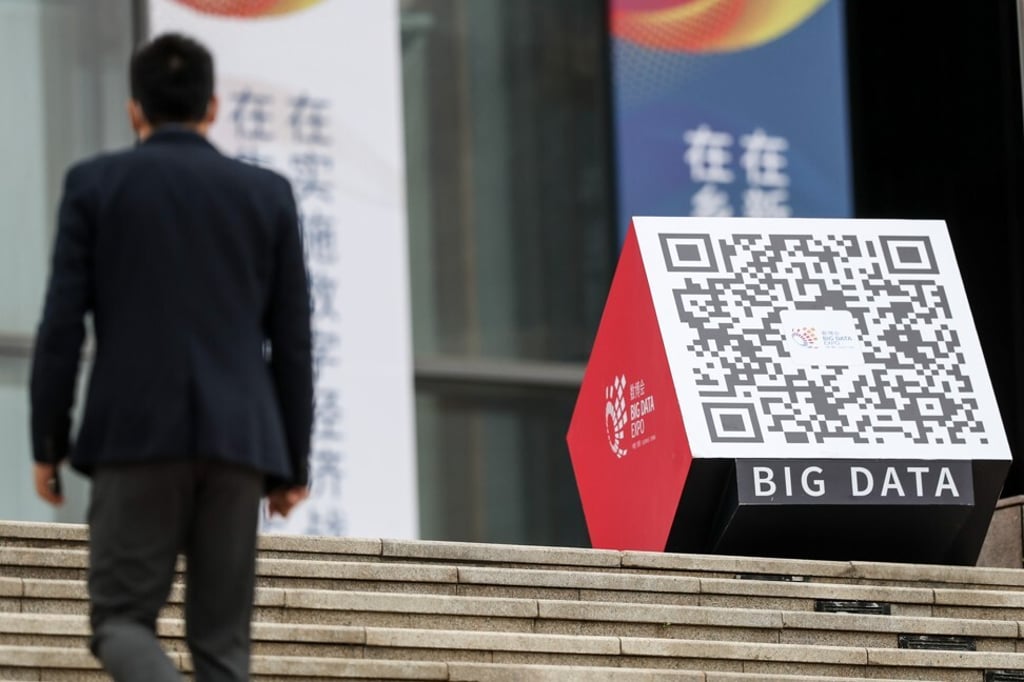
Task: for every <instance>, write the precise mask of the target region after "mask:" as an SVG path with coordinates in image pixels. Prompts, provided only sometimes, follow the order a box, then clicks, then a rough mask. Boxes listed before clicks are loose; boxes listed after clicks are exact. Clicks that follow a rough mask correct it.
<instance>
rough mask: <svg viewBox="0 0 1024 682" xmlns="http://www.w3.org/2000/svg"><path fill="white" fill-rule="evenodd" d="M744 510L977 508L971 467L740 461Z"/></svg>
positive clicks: (942, 463) (904, 462)
mask: <svg viewBox="0 0 1024 682" xmlns="http://www.w3.org/2000/svg"><path fill="white" fill-rule="evenodd" d="M736 483H737V488H738V491H737V492H738V495H739V503H740V504H828V505H834V504H850V505H856V504H875V505H879V504H884V505H965V506H971V505H973V504H974V478H973V476H972V473H971V462H969V461H930V460H849V459H836V460H794V459H737V460H736Z"/></svg>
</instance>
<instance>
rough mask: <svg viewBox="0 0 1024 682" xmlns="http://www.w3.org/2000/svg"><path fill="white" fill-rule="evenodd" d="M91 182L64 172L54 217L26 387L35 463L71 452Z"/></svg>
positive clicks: (86, 305) (80, 171) (89, 264)
mask: <svg viewBox="0 0 1024 682" xmlns="http://www.w3.org/2000/svg"><path fill="white" fill-rule="evenodd" d="M93 172H94V171H93ZM91 178H92V175H91V173H90V171H89V170H88V169H85V168H83V167H81V166H77V167H74V168H72V169H70V170H69V171H68V173H67V175H66V176H65V179H64V192H63V196H62V198H61V202H60V209H59V211H58V214H57V239H56V243H55V245H54V249H53V261H52V265H51V272H50V281H49V284H48V286H47V291H46V299H45V303H44V305H43V317H42V321H41V322H40V323H39V329H38V331H37V332H36V341H35V348H34V350H33V356H32V374H31V379H30V386H29V394H30V401H31V418H30V419H31V429H32V450H33V457H34V459H35V460H36V461H37V462H44V463H57V462H60V461H61V460H62V459H64V458H65V457H67V455H68V450H69V449H70V441H71V436H70V432H71V410H72V407H73V404H74V398H75V380H76V378H77V376H78V365H79V361H80V356H81V350H82V341H83V339H84V338H85V321H84V318H85V314H86V313H87V312H88V311H89V310H90V309H91V308H92V304H93V240H94V234H95V229H94V224H93V221H94V217H95V213H94V207H93V205H92V203H91V202H92V196H91V190H90V180H91Z"/></svg>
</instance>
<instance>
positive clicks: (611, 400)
mask: <svg viewBox="0 0 1024 682" xmlns="http://www.w3.org/2000/svg"><path fill="white" fill-rule="evenodd" d="M604 397H605V407H604V427H605V431H606V432H607V434H608V445H609V446H610V447H611V449H612V454H614V455H615V456H616V457H625V456H626V455H628V454H629V452H628V451H627V450H626V449H625V448H623V447H622V441H623V440H625V438H626V419H627V415H626V376H625V375H624V374H623V375H620V376H617V377H615V380H614V381H613V382H612V384H611V386H607V387H606V388H605V389H604Z"/></svg>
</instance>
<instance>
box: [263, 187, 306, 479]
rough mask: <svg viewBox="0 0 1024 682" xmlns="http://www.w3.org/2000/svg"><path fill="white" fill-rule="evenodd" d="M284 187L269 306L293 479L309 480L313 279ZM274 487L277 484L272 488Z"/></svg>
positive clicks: (273, 365) (273, 355)
mask: <svg viewBox="0 0 1024 682" xmlns="http://www.w3.org/2000/svg"><path fill="white" fill-rule="evenodd" d="M282 183H283V185H284V195H285V196H286V197H287V198H286V199H285V200H284V207H283V209H282V214H281V217H280V220H279V224H278V226H277V228H278V230H277V244H276V247H275V250H274V251H275V252H274V275H273V278H272V280H271V289H270V296H269V306H268V310H267V336H268V339H269V340H270V367H271V374H272V376H273V379H274V387H275V390H276V391H277V400H278V404H279V406H280V409H281V416H282V419H283V422H284V430H285V438H286V441H287V444H288V456H289V459H290V461H291V466H292V479H291V480H290V481H274V482H273V484H276V485H307V484H308V483H309V449H310V439H311V436H312V429H313V358H312V341H311V329H310V327H311V321H310V314H311V313H310V294H309V278H308V276H307V274H306V265H305V260H304V258H303V249H302V240H301V237H300V234H299V219H298V213H297V210H296V207H295V200H294V198H293V196H292V191H291V186H290V185H288V183H287V181H284V180H282ZM271 487H273V485H272V486H271Z"/></svg>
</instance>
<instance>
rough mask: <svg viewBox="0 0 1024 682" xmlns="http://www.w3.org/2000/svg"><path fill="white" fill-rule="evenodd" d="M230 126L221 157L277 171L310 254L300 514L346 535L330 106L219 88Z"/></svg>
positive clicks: (259, 90) (268, 91)
mask: <svg viewBox="0 0 1024 682" xmlns="http://www.w3.org/2000/svg"><path fill="white" fill-rule="evenodd" d="M221 91H222V92H223V93H224V94H225V95H226V99H225V104H226V108H227V111H226V112H225V114H226V120H227V121H228V122H230V125H229V126H227V127H226V128H224V129H222V130H221V131H220V133H221V134H220V135H219V136H218V138H217V142H218V144H219V146H220V149H221V151H222V152H224V153H226V154H229V155H232V156H234V157H235V158H237V159H240V160H242V161H246V162H248V163H252V164H255V165H258V166H263V167H266V168H270V169H273V170H276V171H278V172H280V173H282V174H284V175H285V176H286V177H287V178H288V179H289V180H290V181H291V183H292V190H293V192H294V194H295V201H296V204H297V206H298V210H299V223H300V226H301V229H302V237H303V243H304V245H305V249H306V263H307V267H308V269H309V280H310V295H311V299H312V301H313V369H314V372H315V375H314V376H315V386H316V412H315V422H314V429H313V449H312V453H311V456H310V474H311V480H312V481H313V482H314V485H313V486H312V490H311V496H310V499H309V500H308V501H307V502H306V504H305V505H303V506H302V507H299V509H298V510H297V511H296V515H297V516H302V517H304V519H303V522H302V523H301V524H300V528H301V531H302V532H304V533H306V534H309V535H344V534H345V533H346V532H347V530H348V519H347V515H346V511H345V509H344V508H343V507H342V506H341V505H340V504H337V501H338V500H340V499H341V497H342V490H343V480H344V462H345V449H344V430H345V429H344V423H343V420H342V410H341V405H340V396H339V393H340V384H341V381H340V380H339V377H338V376H337V370H338V369H339V368H340V366H341V363H342V358H341V354H340V350H341V343H342V335H343V329H342V324H341V322H342V320H341V314H340V312H339V310H338V306H337V302H336V297H337V294H338V287H339V281H338V277H337V272H338V265H339V263H340V261H339V253H338V236H337V228H338V225H339V223H340V220H339V218H340V216H338V215H337V212H336V211H337V203H338V202H337V200H336V197H335V189H336V183H335V180H334V164H333V157H332V154H331V141H332V135H333V132H332V130H331V126H332V112H333V109H334V106H333V103H332V102H331V101H330V100H329V99H327V98H325V97H315V96H312V95H310V94H309V93H306V92H301V91H297V92H296V91H280V90H274V89H273V88H270V87H268V86H261V85H260V84H259V83H257V82H245V81H239V82H233V81H228V82H222V84H221ZM290 523H292V524H294V523H295V522H294V521H292V522H290ZM290 523H289V522H288V521H285V520H282V519H280V518H273V519H264V530H266V531H269V532H274V531H280V530H285V529H287V528H288V526H289V525H290Z"/></svg>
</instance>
